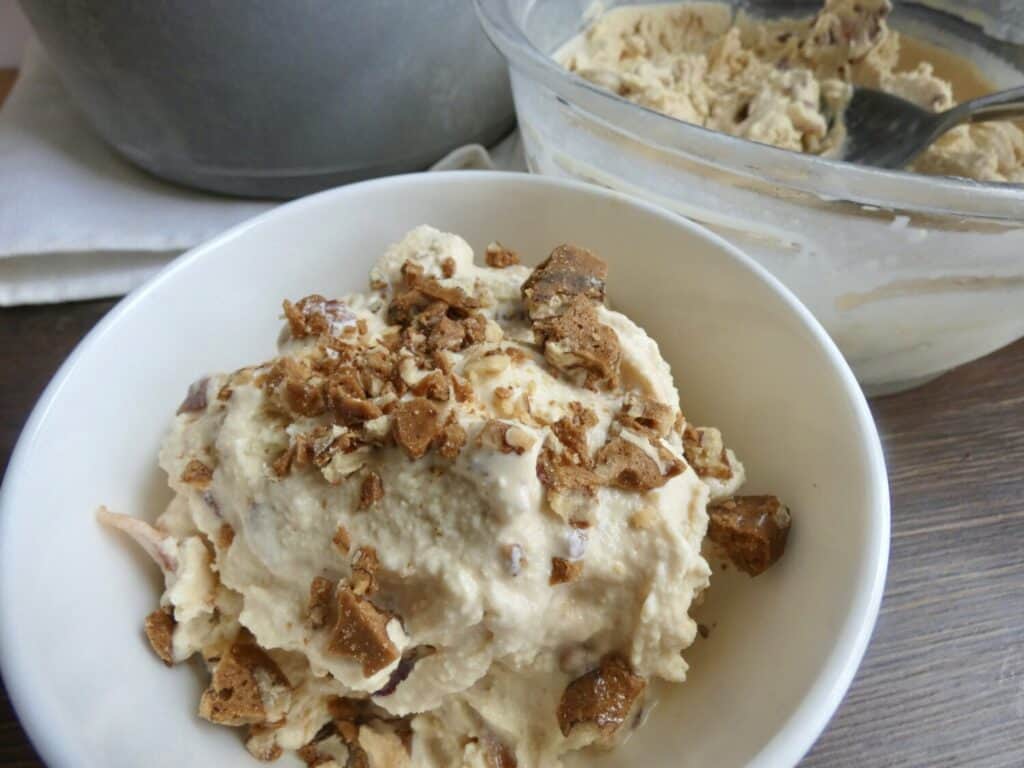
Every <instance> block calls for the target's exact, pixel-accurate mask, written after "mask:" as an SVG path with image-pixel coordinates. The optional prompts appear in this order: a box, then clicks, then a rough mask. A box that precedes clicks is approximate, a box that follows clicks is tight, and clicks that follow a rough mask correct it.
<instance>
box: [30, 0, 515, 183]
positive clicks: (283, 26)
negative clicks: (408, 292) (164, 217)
mask: <svg viewBox="0 0 1024 768" xmlns="http://www.w3.org/2000/svg"><path fill="white" fill-rule="evenodd" d="M21 6H22V8H23V9H24V11H25V14H26V16H28V18H29V20H30V21H31V23H32V26H33V27H34V28H35V31H36V33H37V34H38V36H39V39H40V40H41V41H42V44H43V46H44V47H45V48H46V50H47V52H48V54H49V55H50V57H51V59H52V60H53V62H54V64H55V65H56V67H57V70H58V72H59V73H60V75H61V78H62V80H63V81H64V83H65V85H66V86H67V88H68V90H69V91H70V92H71V95H72V98H73V99H74V100H75V102H76V103H77V105H78V106H79V107H80V108H81V109H82V111H83V112H84V113H85V114H86V115H87V116H88V118H89V120H90V121H91V122H92V124H93V126H94V127H95V128H96V130H97V131H98V132H99V134H100V135H101V136H103V138H104V139H106V141H107V142H108V143H109V144H110V145H111V146H113V147H114V148H115V149H116V150H117V151H118V152H120V153H121V154H122V155H124V156H125V157H126V158H128V159H129V160H131V161H132V162H133V163H135V164H137V165H139V166H141V167H142V168H144V169H146V170H147V171H150V172H152V173H154V174H156V175H157V176H162V177H164V178H166V179H170V180H172V181H176V182H179V183H181V184H186V185H189V186H195V187H201V188H203V189H208V190H212V191H215V192H224V193H228V194H234V195H245V196H252V197H292V196H295V195H301V194H305V193H308V192H312V191H315V190H318V189H323V188H325V187H330V186H334V185H337V184H341V183H345V182H349V181H355V180H357V179H363V178H367V177H370V176H381V175H386V174H391V173H400V172H403V171H410V170H420V169H423V168H425V167H426V166H428V165H429V164H430V163H432V162H433V161H435V160H437V159H438V158H439V157H441V156H442V155H443V154H444V153H446V152H448V151H449V150H451V149H453V148H454V147H456V146H458V145H460V144H464V143H467V142H473V141H478V142H481V143H485V144H488V143H492V142H493V141H495V140H497V139H498V138H500V137H501V136H502V135H503V134H504V133H506V132H507V131H509V130H510V129H511V127H512V125H513V120H514V117H513V108H512V98H511V94H510V92H509V84H508V76H507V73H506V70H505V64H504V60H503V59H502V58H501V56H500V55H499V54H498V52H497V51H496V50H495V49H494V48H493V47H492V46H491V44H490V42H489V41H488V40H487V38H486V37H485V36H484V34H483V32H482V31H481V29H480V27H479V24H478V22H477V20H476V16H475V14H474V11H473V6H472V4H471V3H470V2H469V0H362V1H361V2H360V1H357V0H288V2H281V0H188V1H187V2H163V1H162V0H161V1H158V2H152V1H151V0H145V2H139V0H21Z"/></svg>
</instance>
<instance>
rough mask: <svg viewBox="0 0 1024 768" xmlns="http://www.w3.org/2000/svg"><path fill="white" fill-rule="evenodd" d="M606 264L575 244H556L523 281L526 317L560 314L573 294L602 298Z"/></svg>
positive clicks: (590, 298) (592, 299) (606, 269)
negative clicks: (528, 315)
mask: <svg viewBox="0 0 1024 768" xmlns="http://www.w3.org/2000/svg"><path fill="white" fill-rule="evenodd" d="M607 277H608V265H607V264H605V263H604V261H602V260H601V259H599V258H598V257H597V256H595V255H594V254H593V253H591V252H590V251H588V250H587V249H586V248H578V247H577V246H575V245H560V246H558V247H557V248H555V249H554V250H553V251H552V252H551V255H550V256H548V258H547V259H546V260H545V261H544V262H542V263H541V264H540V266H538V267H537V268H536V269H535V270H533V272H532V273H531V275H530V276H529V277H528V278H527V279H526V281H525V282H524V283H523V288H522V293H523V301H524V302H525V304H526V309H527V311H528V312H529V313H530V318H531V319H533V320H539V319H542V318H545V317H552V316H554V315H558V314H561V312H562V311H563V309H564V307H565V306H567V305H568V304H570V303H572V301H573V300H574V299H575V298H576V297H582V298H584V299H587V300H588V301H597V302H603V301H604V281H605V280H606V279H607Z"/></svg>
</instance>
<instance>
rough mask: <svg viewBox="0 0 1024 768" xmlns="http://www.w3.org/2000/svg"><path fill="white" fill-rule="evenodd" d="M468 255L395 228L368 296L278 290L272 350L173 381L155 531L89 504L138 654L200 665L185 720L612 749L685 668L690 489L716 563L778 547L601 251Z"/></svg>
mask: <svg viewBox="0 0 1024 768" xmlns="http://www.w3.org/2000/svg"><path fill="white" fill-rule="evenodd" d="M486 261H487V264H488V266H477V265H475V264H474V261H473V252H472V251H471V249H470V247H469V246H468V245H467V244H466V242H465V241H463V240H462V239H461V238H459V237H457V236H455V235H451V234H444V233H442V232H439V231H437V230H434V229H431V228H429V227H419V228H417V229H415V230H413V231H412V232H410V233H409V234H408V235H407V236H406V237H405V239H403V240H402V241H401V242H400V243H398V244H397V245H395V246H393V247H392V248H391V249H390V250H389V251H388V252H387V253H386V254H385V255H384V256H383V258H382V259H381V260H380V262H379V263H378V265H377V267H376V269H374V270H373V272H372V275H371V289H370V290H369V291H368V292H366V293H364V294H357V295H352V296H349V297H347V298H345V299H344V300H328V299H324V298H323V297H320V296H310V297H307V298H305V299H303V300H302V301H300V302H298V303H296V304H291V303H289V302H285V315H286V318H287V324H286V326H285V328H284V330H283V332H282V336H281V340H280V354H279V356H278V357H276V358H275V359H273V360H271V361H269V362H267V363H264V364H261V365H257V366H254V367H250V368H245V369H242V370H238V371H234V372H233V373H229V374H222V375H215V376H210V377H208V378H204V379H201V380H200V381H198V382H196V383H195V384H194V385H193V386H192V388H191V389H190V390H189V393H188V396H187V397H186V399H185V401H184V402H183V403H182V405H181V408H180V409H179V413H178V417H177V419H176V421H175V423H174V426H173V429H172V431H171V433H170V435H169V436H168V438H167V440H166V442H165V444H164V446H163V449H162V451H161V454H160V464H161V466H162V467H163V469H164V470H166V472H167V475H168V478H169V481H170V485H171V487H172V488H173V489H174V491H175V498H174V500H173V502H172V503H171V504H170V506H169V508H168V509H167V511H166V512H165V513H164V514H163V515H162V516H161V517H160V518H159V519H158V520H157V521H156V523H155V525H153V526H150V525H148V524H147V523H145V522H143V521H141V520H138V519H135V518H132V517H128V516H124V515H115V514H112V513H110V512H108V511H106V510H101V512H100V517H101V519H102V520H103V521H104V522H106V523H108V524H110V525H113V526H115V527H117V528H120V529H122V530H124V531H126V532H128V533H129V534H131V535H132V536H133V537H134V538H135V539H136V540H137V541H138V542H139V543H140V544H142V545H143V546H144V547H145V548H146V549H147V551H148V552H149V553H150V554H151V555H152V557H153V559H154V560H155V561H156V562H157V563H158V564H159V565H160V567H161V569H162V570H163V573H164V578H165V581H166V591H165V592H164V594H163V597H162V598H161V601H160V609H158V610H157V611H154V613H153V614H152V615H150V616H149V617H148V619H147V620H146V633H147V635H148V637H149V640H150V642H151V644H152V646H153V648H154V650H155V651H156V652H157V653H158V655H160V657H161V658H163V659H164V661H165V662H167V663H168V664H172V663H178V662H182V661H184V660H186V659H188V658H189V657H191V656H192V655H193V654H197V653H198V654H200V655H201V656H202V658H203V659H204V660H205V662H206V664H207V666H208V668H209V670H210V672H211V676H212V679H211V682H210V686H209V688H208V689H207V691H206V692H205V693H204V694H203V697H202V701H201V703H200V707H199V712H200V715H202V716H203V717H205V718H207V719H209V720H211V721H213V722H215V723H221V724H225V725H233V726H246V727H247V728H248V737H247V742H246V743H247V746H248V748H249V750H250V751H251V752H252V754H253V755H255V756H257V757H259V758H261V759H265V760H271V759H274V758H276V757H278V756H279V755H281V754H282V752H283V751H284V750H298V751H299V755H300V756H301V757H302V758H303V759H304V760H306V762H307V763H308V764H309V765H311V766H313V765H316V766H325V767H326V768H340V767H342V766H406V765H416V766H438V767H441V766H444V767H446V768H447V767H448V766H481V767H482V766H488V767H490V768H510V767H511V766H515V765H518V766H522V767H525V768H528V767H529V766H557V765H559V764H560V759H559V758H560V756H561V755H562V754H564V753H565V752H567V751H570V750H575V749H579V748H582V747H585V746H588V745H591V744H596V745H600V746H610V745H613V744H615V743H616V742H617V741H619V740H620V739H621V738H622V737H623V736H624V735H626V734H627V733H628V732H629V731H630V730H631V729H632V728H634V727H636V725H637V724H638V723H639V722H640V721H641V719H642V713H643V711H644V708H645V707H648V706H649V705H650V703H651V702H650V701H649V699H648V697H647V696H646V695H645V694H646V692H647V691H648V681H650V680H653V679H658V678H660V679H663V680H669V681H682V680H683V679H684V678H685V677H686V672H687V664H686V662H685V661H684V660H683V657H682V652H683V651H684V650H685V649H686V648H687V647H688V646H689V645H690V644H691V643H692V642H693V641H694V636H695V633H696V631H697V627H696V625H695V623H694V621H693V620H692V619H691V618H690V617H689V615H688V612H689V609H690V607H691V605H692V604H693V601H694V599H695V598H696V597H697V596H698V595H699V594H700V593H701V591H702V590H704V589H705V588H706V587H707V586H708V577H709V568H708V564H707V562H706V561H705V559H704V558H703V557H702V556H701V544H702V541H703V539H704V537H705V533H706V531H707V529H708V509H710V510H711V512H712V515H714V510H715V509H716V508H717V507H716V506H715V504H720V509H721V517H720V519H719V520H718V521H717V523H716V525H717V527H715V526H714V525H713V528H714V530H715V531H720V532H721V539H722V541H724V542H726V543H733V544H735V545H736V546H737V548H738V549H737V551H739V550H742V552H741V554H742V557H743V558H745V560H744V561H743V562H744V563H745V565H741V566H740V567H743V568H744V569H745V570H748V571H749V572H751V573H757V572H759V571H760V570H763V568H765V567H767V565H769V564H770V562H772V561H774V559H776V558H777V557H778V556H779V554H781V549H782V547H783V546H784V543H785V540H784V536H785V530H784V528H786V527H788V512H787V511H786V510H784V509H783V508H781V507H780V506H779V504H778V502H777V500H774V499H773V498H772V497H736V498H735V499H728V498H727V497H730V496H731V495H732V494H734V493H735V491H736V490H737V488H738V487H739V485H740V484H741V483H742V482H743V478H744V472H743V467H742V465H741V464H740V463H739V462H738V461H737V460H736V457H735V456H734V455H733V454H732V452H731V451H729V450H727V449H726V448H725V447H724V446H723V445H722V440H721V436H720V435H719V433H718V432H717V430H714V429H711V428H697V427H693V426H691V425H688V424H687V422H686V420H685V419H684V417H683V415H682V413H681V412H680V410H679V396H678V393H677V391H676V388H675V386H674V384H673V381H672V376H671V373H670V371H669V367H668V365H667V364H666V362H665V361H664V360H663V359H662V357H661V355H660V354H659V351H658V346H657V344H656V343H655V342H654V341H653V340H651V339H650V338H649V337H648V336H647V335H646V334H645V333H644V331H643V330H642V329H641V328H639V327H637V326H636V325H635V324H634V323H632V322H631V321H630V320H629V319H628V318H626V317H625V316H624V315H622V314H620V313H618V312H613V311H611V310H609V309H608V308H607V307H606V306H605V304H604V280H605V273H606V267H605V266H604V263H603V262H601V260H600V259H598V258H597V257H596V256H594V255H593V254H591V253H590V252H588V251H586V250H584V249H580V248H576V247H574V246H560V247H559V248H556V249H555V251H554V252H553V253H552V254H551V256H550V257H549V258H548V260H547V261H546V262H544V264H542V265H541V267H538V268H537V269H536V270H533V271H531V270H529V269H527V268H526V267H523V266H520V265H519V264H518V257H517V256H516V255H515V254H514V253H512V252H511V251H508V250H506V249H504V248H502V247H501V246H498V245H497V244H495V245H493V246H491V247H490V248H489V249H488V251H487V254H486ZM744 500H754V501H752V502H751V504H752V506H751V510H752V513H751V515H749V516H748V518H749V520H755V521H756V522H757V525H758V526H761V527H762V528H763V527H764V525H765V524H766V522H765V521H768V523H767V524H768V525H769V526H772V528H771V531H768V532H767V533H766V534H765V536H764V537H763V538H758V536H759V535H760V534H759V533H757V532H754V535H753V536H751V535H750V534H751V532H752V531H754V529H753V528H750V527H745V526H746V525H747V523H746V522H744V520H743V519H742V518H743V514H742V513H743V505H744V504H745V503H746V502H745V501H744ZM709 501H711V502H712V506H711V507H710V508H709V507H708V504H709ZM737 505H739V506H737ZM780 532H781V535H780ZM712 538H713V539H714V538H715V536H714V533H713V534H712Z"/></svg>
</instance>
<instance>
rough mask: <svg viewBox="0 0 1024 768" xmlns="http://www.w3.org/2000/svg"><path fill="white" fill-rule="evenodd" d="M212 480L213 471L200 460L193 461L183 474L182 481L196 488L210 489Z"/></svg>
mask: <svg viewBox="0 0 1024 768" xmlns="http://www.w3.org/2000/svg"><path fill="white" fill-rule="evenodd" d="M212 480H213V470H212V469H210V468H209V467H208V466H206V465H205V464H203V462H201V461H199V459H191V460H190V461H189V463H188V464H186V465H185V469H184V470H183V471H182V473H181V481H182V482H183V483H188V484H189V485H194V486H195V487H196V488H208V487H209V486H210V482H211V481H212Z"/></svg>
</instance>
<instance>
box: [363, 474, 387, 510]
mask: <svg viewBox="0 0 1024 768" xmlns="http://www.w3.org/2000/svg"><path fill="white" fill-rule="evenodd" d="M383 498H384V483H383V482H382V481H381V479H380V475H378V474H377V473H376V472H368V473H367V474H366V477H364V478H363V484H362V485H361V486H360V487H359V509H369V508H370V507H372V506H373V505H374V504H376V503H377V502H378V501H380V500H381V499H383Z"/></svg>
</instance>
